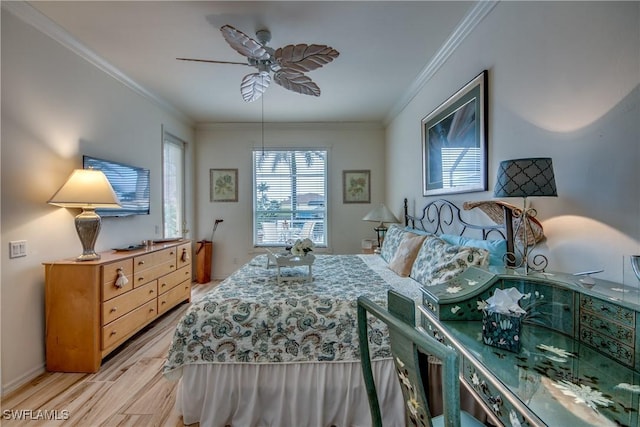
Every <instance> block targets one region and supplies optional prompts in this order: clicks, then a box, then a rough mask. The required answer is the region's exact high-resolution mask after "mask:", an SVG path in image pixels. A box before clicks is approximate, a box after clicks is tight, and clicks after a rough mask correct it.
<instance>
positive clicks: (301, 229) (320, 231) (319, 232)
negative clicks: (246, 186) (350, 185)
mask: <svg viewBox="0 0 640 427" xmlns="http://www.w3.org/2000/svg"><path fill="white" fill-rule="evenodd" d="M273 152H284V153H292V154H293V153H298V154H299V153H303V155H304V153H310V154H311V155H314V154H315V155H316V156H317V155H318V153H320V154H321V158H322V159H323V167H322V174H323V182H322V184H321V192H322V193H323V195H324V200H323V201H322V202H321V204H322V208H318V206H319V201H318V200H309V201H307V202H306V205H305V208H306V209H299V205H298V208H297V209H295V210H294V209H281V210H273V211H272V212H270V214H271V215H277V216H282V223H283V224H282V225H284V226H286V223H287V222H289V226H288V228H286V229H285V230H284V231H285V232H286V235H283V236H282V237H278V240H277V241H276V240H273V239H269V240H265V231H264V230H263V229H262V227H261V224H262V223H263V222H265V221H262V220H261V218H260V214H259V211H258V204H259V198H260V196H259V192H260V191H259V190H258V186H259V185H260V184H261V183H259V182H258V180H259V171H258V168H257V165H258V157H257V156H263V155H265V153H266V155H269V154H270V153H273ZM251 169H252V183H251V185H252V202H253V205H252V213H251V217H252V240H253V246H254V247H287V246H290V245H291V244H292V243H293V242H294V241H295V240H297V239H298V238H306V237H309V238H311V239H312V240H313V241H314V244H315V246H316V247H322V248H326V247H328V235H329V230H328V212H329V209H328V200H329V199H328V190H329V149H328V148H326V147H285V148H282V147H278V148H269V149H262V148H253V150H252V153H251ZM267 174H269V173H267ZM275 176H282V177H284V176H289V177H290V178H291V174H284V173H275ZM298 177H299V178H303V177H304V174H301V175H298ZM296 182H297V183H300V182H301V179H297V180H296ZM295 185H296V186H297V185H298V184H295ZM263 191H264V190H263ZM283 194H285V195H286V192H285V193H283ZM303 194H304V193H303ZM292 195H293V194H292V193H290V194H289V196H290V199H292V198H293V197H291V196H292ZM300 195H301V194H300V193H298V196H300ZM314 203H315V205H314ZM310 206H315V207H313V208H312V209H310V208H309V207H310ZM263 212H264V211H263ZM288 215H289V216H288ZM301 215H311V217H310V218H306V217H305V218H300V216H301ZM316 216H317V217H316ZM274 222H275V223H276V227H278V225H277V224H278V222H279V221H277V220H276V221H274ZM305 224H306V225H305ZM279 230H280V233H278V236H280V235H281V233H282V231H283V227H280V228H279ZM276 232H277V231H276ZM270 233H271V230H270Z"/></svg>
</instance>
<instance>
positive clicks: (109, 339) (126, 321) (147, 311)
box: [102, 299, 158, 349]
mask: <svg viewBox="0 0 640 427" xmlns="http://www.w3.org/2000/svg"><path fill="white" fill-rule="evenodd" d="M157 312H158V307H157V300H156V299H153V300H151V301H149V302H148V303H146V304H144V305H143V306H141V307H138V308H137V309H135V310H133V311H132V312H130V313H128V314H126V315H124V316H122V317H121V318H119V319H118V320H116V321H113V322H111V323H109V324H108V325H106V326H105V327H103V328H102V348H103V349H109V347H112V346H114V345H117V344H119V343H121V342H122V341H124V340H125V339H127V338H128V337H129V336H131V335H132V334H133V333H134V332H135V331H137V330H138V329H140V328H141V327H142V326H144V325H146V324H147V323H148V322H149V321H150V320H152V319H154V318H155V317H156V315H157Z"/></svg>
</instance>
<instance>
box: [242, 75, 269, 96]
mask: <svg viewBox="0 0 640 427" xmlns="http://www.w3.org/2000/svg"><path fill="white" fill-rule="evenodd" d="M270 83H271V76H270V75H269V73H268V72H266V71H260V72H259V73H251V74H247V75H246V76H244V78H243V79H242V83H241V84H240V93H242V99H244V100H245V102H253V101H255V100H257V99H260V97H261V96H262V94H263V93H264V92H265V91H266V90H267V88H268V87H269V84H270Z"/></svg>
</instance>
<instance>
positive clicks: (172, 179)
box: [162, 132, 187, 238]
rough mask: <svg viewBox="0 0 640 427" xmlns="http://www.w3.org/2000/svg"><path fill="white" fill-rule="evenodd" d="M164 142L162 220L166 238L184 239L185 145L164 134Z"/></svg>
mask: <svg viewBox="0 0 640 427" xmlns="http://www.w3.org/2000/svg"><path fill="white" fill-rule="evenodd" d="M163 135H164V138H163V142H162V217H163V218H162V219H163V232H162V233H163V236H164V237H165V238H171V237H183V235H184V233H185V230H186V228H187V227H186V222H185V211H184V180H185V179H184V151H185V143H184V141H181V140H179V139H178V138H176V137H174V136H173V135H171V134H169V133H167V132H163Z"/></svg>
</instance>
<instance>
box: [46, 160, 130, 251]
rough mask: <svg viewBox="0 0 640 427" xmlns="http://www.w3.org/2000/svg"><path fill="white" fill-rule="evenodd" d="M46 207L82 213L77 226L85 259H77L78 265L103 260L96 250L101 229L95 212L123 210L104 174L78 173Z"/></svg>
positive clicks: (75, 172)
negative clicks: (69, 209)
mask: <svg viewBox="0 0 640 427" xmlns="http://www.w3.org/2000/svg"><path fill="white" fill-rule="evenodd" d="M47 203H49V204H50V205H55V206H60V207H63V208H80V209H82V212H81V213H80V214H79V215H78V216H76V220H75V222H76V231H77V232H78V237H79V238H80V242H81V243H82V249H83V250H82V255H80V256H79V257H78V258H76V259H77V260H78V261H93V260H97V259H100V254H97V253H96V251H95V250H94V245H95V244H96V240H97V239H98V233H100V225H101V219H100V215H98V214H97V213H96V208H117V207H120V201H119V200H118V196H116V194H115V192H114V191H113V188H112V187H111V184H109V181H108V180H107V177H106V176H105V174H104V173H103V172H102V171H99V170H95V169H76V170H74V171H73V173H72V174H71V176H70V177H69V179H67V182H65V183H64V185H63V186H62V187H60V189H59V190H58V191H56V194H54V195H53V197H52V198H51V200H49V201H48V202H47Z"/></svg>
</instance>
